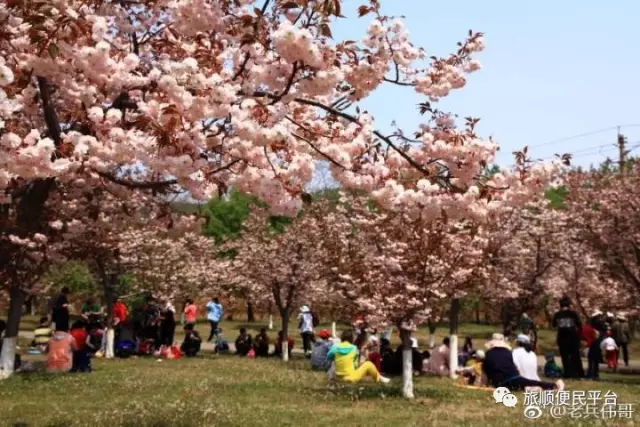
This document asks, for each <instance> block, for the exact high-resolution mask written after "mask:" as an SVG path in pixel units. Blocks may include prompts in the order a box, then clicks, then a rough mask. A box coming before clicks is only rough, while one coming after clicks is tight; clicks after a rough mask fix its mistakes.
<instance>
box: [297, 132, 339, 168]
mask: <svg viewBox="0 0 640 427" xmlns="http://www.w3.org/2000/svg"><path fill="white" fill-rule="evenodd" d="M293 136H295V137H296V138H298V139H300V140H302V141H304V142H306V143H307V144H309V147H311V148H312V149H313V150H314V151H315V152H316V153H318V154H320V155H321V156H322V157H324V158H325V159H327V160H328V161H329V162H331V163H332V164H334V165H336V166H338V167H339V168H340V169H345V170H346V169H347V168H345V167H344V166H342V165H341V164H340V163H338V162H337V161H336V160H334V159H333V158H332V157H331V156H329V155H328V154H325V153H323V152H322V151H321V150H320V149H319V148H318V147H316V146H315V145H314V144H313V142H311V141H309V140H308V139H307V138H305V137H303V136H300V135H298V134H295V133H294V134H293Z"/></svg>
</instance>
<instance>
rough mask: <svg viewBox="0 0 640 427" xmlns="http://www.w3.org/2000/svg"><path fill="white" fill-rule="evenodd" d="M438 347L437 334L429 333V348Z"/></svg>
mask: <svg viewBox="0 0 640 427" xmlns="http://www.w3.org/2000/svg"><path fill="white" fill-rule="evenodd" d="M435 346H436V334H432V333H431V331H429V348H430V349H431V348H434V347H435Z"/></svg>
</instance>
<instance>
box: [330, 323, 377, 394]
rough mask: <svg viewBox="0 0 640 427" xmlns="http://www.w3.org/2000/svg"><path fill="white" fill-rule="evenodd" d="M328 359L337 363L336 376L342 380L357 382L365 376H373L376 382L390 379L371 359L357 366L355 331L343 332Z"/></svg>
mask: <svg viewBox="0 0 640 427" xmlns="http://www.w3.org/2000/svg"><path fill="white" fill-rule="evenodd" d="M327 360H328V361H330V362H334V363H335V376H336V377H337V378H338V379H340V380H342V381H345V382H349V383H355V382H358V381H361V380H362V379H363V378H365V377H371V378H372V379H373V380H374V381H376V382H383V383H388V382H389V381H390V380H389V378H386V377H383V376H382V375H380V373H379V372H378V370H377V369H376V367H375V365H374V364H373V363H371V362H369V361H366V362H364V363H363V364H362V365H360V366H359V367H358V368H356V362H357V361H358V349H357V348H356V346H355V345H353V331H350V330H346V331H344V332H343V333H342V337H341V342H340V344H337V345H334V346H333V347H331V349H330V350H329V353H328V354H327Z"/></svg>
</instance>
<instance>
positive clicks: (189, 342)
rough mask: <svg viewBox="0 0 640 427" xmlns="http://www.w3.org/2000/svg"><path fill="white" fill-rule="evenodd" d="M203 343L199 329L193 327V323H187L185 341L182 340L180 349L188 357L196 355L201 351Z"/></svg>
mask: <svg viewBox="0 0 640 427" xmlns="http://www.w3.org/2000/svg"><path fill="white" fill-rule="evenodd" d="M201 344H202V338H201V337H200V334H198V331H195V330H194V329H193V323H187V324H186V325H185V326H184V341H182V345H181V346H180V351H182V352H183V353H184V354H185V356H187V357H194V356H195V355H196V354H198V352H199V351H200V346H201Z"/></svg>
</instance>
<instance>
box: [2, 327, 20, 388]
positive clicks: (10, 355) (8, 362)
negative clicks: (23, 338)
mask: <svg viewBox="0 0 640 427" xmlns="http://www.w3.org/2000/svg"><path fill="white" fill-rule="evenodd" d="M17 342H18V339H17V338H16V337H11V338H4V339H3V340H2V354H1V355H0V380H2V379H5V378H9V377H10V376H11V374H13V372H14V370H15V366H14V362H15V359H16V346H17Z"/></svg>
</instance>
